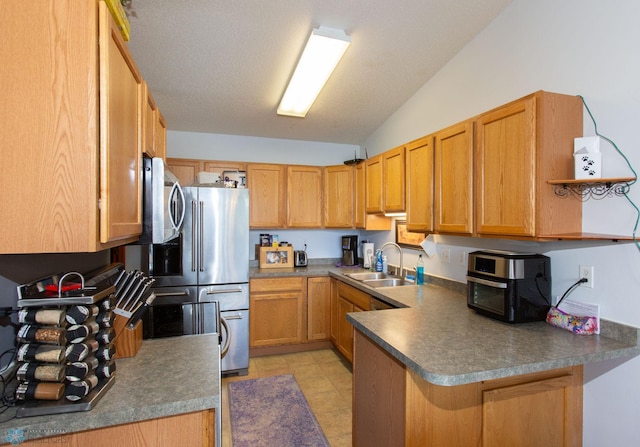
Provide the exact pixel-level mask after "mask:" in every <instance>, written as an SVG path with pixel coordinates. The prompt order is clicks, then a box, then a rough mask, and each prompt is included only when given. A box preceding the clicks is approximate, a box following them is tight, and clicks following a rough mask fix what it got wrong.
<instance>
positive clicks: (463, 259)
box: [456, 250, 467, 266]
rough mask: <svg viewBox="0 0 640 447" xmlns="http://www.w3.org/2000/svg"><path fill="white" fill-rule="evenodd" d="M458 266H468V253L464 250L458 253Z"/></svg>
mask: <svg viewBox="0 0 640 447" xmlns="http://www.w3.org/2000/svg"><path fill="white" fill-rule="evenodd" d="M456 264H458V265H461V266H465V265H467V252H466V251H464V250H461V251H458V252H456Z"/></svg>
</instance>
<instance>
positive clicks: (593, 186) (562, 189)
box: [547, 177, 636, 201]
mask: <svg viewBox="0 0 640 447" xmlns="http://www.w3.org/2000/svg"><path fill="white" fill-rule="evenodd" d="M635 181H636V178H635V177H621V178H598V179H580V180H575V179H571V180H549V181H548V182H547V183H549V184H550V185H553V192H554V193H555V194H556V195H557V196H559V197H569V196H572V195H573V196H575V197H577V198H579V199H580V200H583V201H584V200H588V199H590V198H593V199H602V198H604V197H611V196H623V195H625V194H627V193H628V192H629V188H630V187H631V185H632V184H633V183H634V182H635Z"/></svg>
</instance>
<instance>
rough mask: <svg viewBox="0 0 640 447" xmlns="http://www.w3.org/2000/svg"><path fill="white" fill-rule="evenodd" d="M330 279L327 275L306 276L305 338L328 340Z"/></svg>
mask: <svg viewBox="0 0 640 447" xmlns="http://www.w3.org/2000/svg"><path fill="white" fill-rule="evenodd" d="M330 300H331V281H330V280H329V277H328V276H323V277H318V278H307V340H309V341H312V340H313V341H316V340H328V339H329V337H330V335H329V332H330V329H331V328H330V326H331V319H330V316H329V312H330V311H331V303H330Z"/></svg>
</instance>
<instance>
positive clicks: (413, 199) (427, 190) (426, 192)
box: [405, 135, 434, 233]
mask: <svg viewBox="0 0 640 447" xmlns="http://www.w3.org/2000/svg"><path fill="white" fill-rule="evenodd" d="M405 152H406V153H405V156H406V168H405V173H406V177H405V188H406V211H407V230H408V231H415V232H422V233H424V232H429V231H433V157H434V155H433V152H434V151H433V136H432V135H429V136H427V137H424V138H420V139H418V140H415V141H412V142H411V143H409V144H407V145H406V146H405Z"/></svg>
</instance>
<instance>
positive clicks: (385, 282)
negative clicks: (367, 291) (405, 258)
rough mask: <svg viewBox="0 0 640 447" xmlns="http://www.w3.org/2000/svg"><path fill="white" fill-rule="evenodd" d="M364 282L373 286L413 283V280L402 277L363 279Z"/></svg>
mask: <svg viewBox="0 0 640 447" xmlns="http://www.w3.org/2000/svg"><path fill="white" fill-rule="evenodd" d="M362 282H363V283H365V284H366V285H368V286H371V287H397V286H412V285H413V283H412V282H410V281H407V280H405V279H402V278H384V279H367V280H363V281H362Z"/></svg>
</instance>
